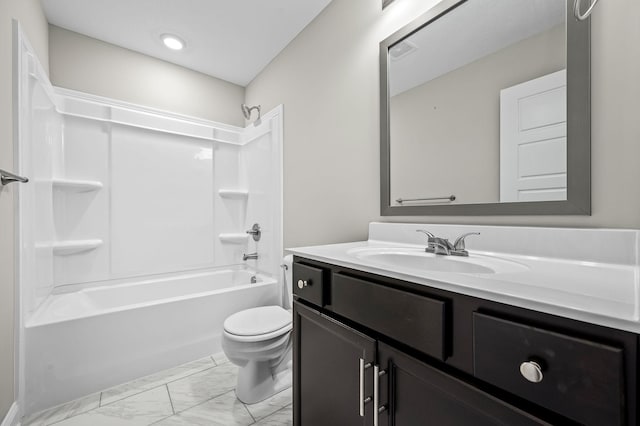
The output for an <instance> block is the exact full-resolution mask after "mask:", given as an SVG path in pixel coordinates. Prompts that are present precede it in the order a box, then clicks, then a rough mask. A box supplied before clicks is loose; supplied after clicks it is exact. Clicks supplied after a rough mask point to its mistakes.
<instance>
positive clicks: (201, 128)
mask: <svg viewBox="0 0 640 426" xmlns="http://www.w3.org/2000/svg"><path fill="white" fill-rule="evenodd" d="M54 92H55V94H56V105H57V110H58V112H60V113H61V114H63V115H66V116H71V117H80V118H86V119H89V120H97V121H104V122H108V123H116V124H120V125H125V126H132V127H138V128H143V129H147V130H157V131H161V132H167V133H173V134H177V135H182V136H188V137H193V138H198V139H204V140H210V141H213V142H221V143H229V144H233V145H244V144H246V142H244V141H243V140H242V139H243V134H244V132H245V131H246V129H247V128H242V127H237V126H232V125H229V124H223V123H218V122H216V121H210V120H205V119H202V118H197V117H190V116H187V115H182V114H177V113H174V112H170V111H163V110H160V109H155V108H150V107H146V106H143V105H136V104H132V103H128V102H123V101H119V100H116V99H110V98H105V97H102V96H96V95H91V94H88V93H82V92H78V91H75V90H69V89H63V88H60V87H55V88H54Z"/></svg>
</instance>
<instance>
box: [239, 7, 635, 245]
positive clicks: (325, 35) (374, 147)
mask: <svg viewBox="0 0 640 426" xmlns="http://www.w3.org/2000/svg"><path fill="white" fill-rule="evenodd" d="M433 4H434V2H433V1H431V2H416V1H412V0H396V1H395V2H394V3H393V4H392V5H391V6H389V7H388V8H387V9H385V10H384V11H380V2H378V1H368V0H334V1H333V2H332V3H331V4H330V5H329V6H328V7H327V8H326V9H325V10H324V11H323V12H322V14H321V15H320V16H318V17H317V18H316V19H315V20H314V21H313V22H312V23H311V25H309V26H308V27H307V28H306V29H305V30H304V31H303V32H302V33H300V35H299V36H298V37H297V38H296V39H295V40H294V41H293V42H292V43H290V44H289V46H288V47H287V48H286V49H284V50H283V51H282V53H281V54H280V55H279V56H278V57H277V58H276V59H274V60H273V61H272V62H271V64H270V65H269V66H268V67H267V68H266V69H265V70H264V71H263V72H262V73H261V74H260V75H259V76H258V77H257V78H256V79H255V80H254V81H253V82H252V83H251V84H250V85H249V86H248V87H247V102H248V103H249V104H255V103H260V104H262V106H263V108H265V110H268V109H269V108H271V107H273V106H274V105H276V104H279V103H283V104H284V105H285V158H284V177H285V187H284V201H285V206H284V219H285V247H291V246H296V245H305V244H321V243H329V242H339V241H349V240H358V239H364V238H365V237H366V235H367V223H368V222H369V221H371V220H378V219H380V217H379V190H378V188H379V180H380V175H379V164H378V162H379V147H378V144H379V93H378V92H379V87H378V75H379V73H378V43H379V42H380V41H381V40H383V39H384V38H386V37H387V36H388V35H389V34H391V33H393V32H394V31H395V30H396V29H398V28H399V27H400V26H402V25H403V24H405V23H407V22H409V21H410V20H412V19H413V18H415V17H417V16H418V15H419V14H420V13H421V12H424V11H426V10H427V9H428V8H429V7H430V6H432V5H433ZM638 16H640V2H638V1H637V0H619V1H616V2H600V3H598V5H597V7H596V8H595V10H594V14H593V17H592V64H593V65H592V104H593V105H592V132H593V136H592V137H593V146H592V155H593V164H592V170H593V183H592V188H593V189H592V197H593V215H592V216H590V217H589V216H586V217H585V216H564V217H561V216H520V217H518V216H496V217H469V216H467V217H463V216H461V217H451V216H446V217H438V216H431V217H426V216H417V217H385V218H383V219H384V220H387V221H416V222H437V223H471V224H504V225H540V226H577V227H587V226H589V227H616V228H624V227H630V228H640V190H638V188H637V185H638V183H640V167H638V159H639V158H640V142H639V140H640V120H638V118H637V116H638V111H640V79H638V78H637V76H638V75H640V49H638V48H637V44H638V41H640V25H639V22H638Z"/></svg>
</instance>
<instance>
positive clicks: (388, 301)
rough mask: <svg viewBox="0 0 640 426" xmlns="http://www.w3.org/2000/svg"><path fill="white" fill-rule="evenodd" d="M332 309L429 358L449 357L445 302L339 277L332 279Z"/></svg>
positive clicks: (441, 358)
mask: <svg viewBox="0 0 640 426" xmlns="http://www.w3.org/2000/svg"><path fill="white" fill-rule="evenodd" d="M331 308H332V310H333V311H334V312H336V313H337V314H340V315H342V316H344V317H346V318H349V319H351V320H353V321H355V322H358V323H360V324H362V325H364V326H365V327H368V328H370V329H372V330H375V331H376V332H379V333H380V334H383V335H385V336H389V337H390V338H392V339H394V340H396V341H399V342H401V343H404V344H406V345H409V346H411V347H412V348H415V349H417V350H419V351H421V352H423V353H425V354H427V355H430V356H432V357H435V358H437V359H440V360H444V359H445V358H446V356H447V353H446V346H447V345H446V338H445V337H446V336H445V334H446V330H445V322H446V318H445V308H446V302H444V301H441V300H437V299H431V298H429V297H424V296H419V295H416V294H412V293H408V292H405V291H401V290H396V289H393V288H389V287H385V286H382V285H379V284H375V283H371V282H369V281H365V280H361V279H358V278H353V277H350V276H347V275H342V274H339V273H337V274H333V277H332V279H331Z"/></svg>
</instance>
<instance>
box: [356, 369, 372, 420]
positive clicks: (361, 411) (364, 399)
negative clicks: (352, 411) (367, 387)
mask: <svg viewBox="0 0 640 426" xmlns="http://www.w3.org/2000/svg"><path fill="white" fill-rule="evenodd" d="M369 368H371V363H370V362H368V363H366V364H365V363H364V359H362V358H360V399H359V401H360V417H364V404H366V403H367V402H370V401H371V397H370V396H368V397H366V398H365V396H364V371H365V370H367V369H369Z"/></svg>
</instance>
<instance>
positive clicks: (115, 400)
mask: <svg viewBox="0 0 640 426" xmlns="http://www.w3.org/2000/svg"><path fill="white" fill-rule="evenodd" d="M212 368H216V366H213V367H209V368H205V369H204V370H199V371H196V372H194V373H191V374H188V375H186V376H182V377H178V378H177V379H173V380H169V381H166V382H164V383H160V384H157V385H155V386H152V387H150V388H146V389H142V390H140V391H137V392H135V393H132V394H131V395H127V396H123V397H122V398H118V399H114V400H113V401H111V402H109V403H107V404H105V405H104V407H106V406H107V405H111V404H113V403H114V402H118V401H122V400H123V399H127V398H129V397H130V396H134V395H139V394H141V393H142V392H146V391H148V390H151V389H156V388H159V387H160V386H164V385H168V384H169V383H173V382H177V381H178V380H182V379H186V378H187V377H191V376H193V375H195V374H198V373H202V372H203V371H207V370H211V369H212ZM134 380H137V379H134ZM127 383H129V382H125V383H122V384H121V385H118V386H124V385H126V384H127ZM114 387H115V386H114ZM107 390H109V389H105V391H107ZM105 391H103V392H105ZM100 403H101V404H102V392H101V395H100ZM101 406H102V405H101Z"/></svg>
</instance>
